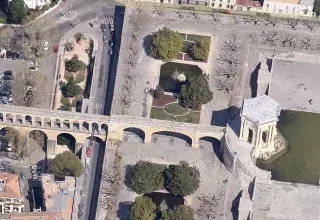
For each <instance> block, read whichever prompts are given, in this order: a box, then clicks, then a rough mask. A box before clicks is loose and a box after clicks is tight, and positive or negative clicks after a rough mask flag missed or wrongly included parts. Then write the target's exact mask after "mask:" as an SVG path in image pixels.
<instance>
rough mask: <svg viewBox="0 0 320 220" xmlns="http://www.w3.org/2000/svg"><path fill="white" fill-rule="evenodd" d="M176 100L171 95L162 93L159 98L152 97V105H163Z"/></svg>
mask: <svg viewBox="0 0 320 220" xmlns="http://www.w3.org/2000/svg"><path fill="white" fill-rule="evenodd" d="M171 102H177V98H176V97H174V96H173V95H163V96H161V98H160V99H153V101H152V106H154V107H165V106H166V105H167V104H168V103H171Z"/></svg>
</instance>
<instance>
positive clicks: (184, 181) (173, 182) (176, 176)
mask: <svg viewBox="0 0 320 220" xmlns="http://www.w3.org/2000/svg"><path fill="white" fill-rule="evenodd" d="M165 176H166V188H167V189H168V191H170V192H171V193H172V194H174V195H179V196H186V195H190V194H192V193H194V192H195V191H196V190H197V189H198V188H199V185H200V172H199V170H198V169H197V168H196V167H190V166H189V164H188V163H187V162H185V161H180V163H179V164H178V165H169V167H168V168H167V169H166V170H165Z"/></svg>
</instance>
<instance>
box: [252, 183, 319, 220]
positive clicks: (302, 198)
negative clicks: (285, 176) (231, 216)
mask: <svg viewBox="0 0 320 220" xmlns="http://www.w3.org/2000/svg"><path fill="white" fill-rule="evenodd" d="M253 196H254V200H253V212H252V217H253V218H252V220H302V219H303V220H316V219H320V212H319V207H320V188H319V186H314V185H306V184H296V183H288V182H278V181H270V183H268V182H260V181H258V180H256V183H255V187H254V195H253Z"/></svg>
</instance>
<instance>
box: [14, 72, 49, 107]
mask: <svg viewBox="0 0 320 220" xmlns="http://www.w3.org/2000/svg"><path fill="white" fill-rule="evenodd" d="M45 81H46V79H45V77H43V75H42V74H41V73H37V74H32V73H24V72H22V73H17V74H16V75H15V78H14V80H13V81H12V82H13V83H12V102H13V104H14V105H18V106H26V107H40V105H41V104H42V103H43V102H44V100H45V98H46V97H45V95H44V94H45V91H44V88H45Z"/></svg>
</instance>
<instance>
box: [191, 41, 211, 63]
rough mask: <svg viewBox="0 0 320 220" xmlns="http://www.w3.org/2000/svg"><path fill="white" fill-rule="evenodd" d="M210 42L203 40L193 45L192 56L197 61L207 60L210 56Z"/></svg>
mask: <svg viewBox="0 0 320 220" xmlns="http://www.w3.org/2000/svg"><path fill="white" fill-rule="evenodd" d="M209 51H210V41H209V40H207V39H201V40H200V41H198V42H196V43H195V44H193V45H192V48H191V55H192V57H193V58H194V59H196V60H205V59H207V58H208V56H209Z"/></svg>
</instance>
